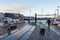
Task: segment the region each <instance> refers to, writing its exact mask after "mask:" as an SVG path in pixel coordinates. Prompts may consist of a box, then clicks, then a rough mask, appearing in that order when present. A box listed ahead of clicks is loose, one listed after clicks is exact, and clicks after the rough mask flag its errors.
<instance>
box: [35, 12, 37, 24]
mask: <svg viewBox="0 0 60 40" xmlns="http://www.w3.org/2000/svg"><path fill="white" fill-rule="evenodd" d="M35 23H37V14H36V13H35Z"/></svg>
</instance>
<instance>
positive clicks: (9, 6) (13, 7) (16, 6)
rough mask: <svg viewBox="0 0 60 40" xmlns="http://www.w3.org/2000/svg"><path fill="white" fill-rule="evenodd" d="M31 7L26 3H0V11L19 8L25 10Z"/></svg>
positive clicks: (17, 9) (18, 9)
mask: <svg viewBox="0 0 60 40" xmlns="http://www.w3.org/2000/svg"><path fill="white" fill-rule="evenodd" d="M29 8H31V6H28V5H20V4H15V5H1V6H0V11H20V10H26V9H29Z"/></svg>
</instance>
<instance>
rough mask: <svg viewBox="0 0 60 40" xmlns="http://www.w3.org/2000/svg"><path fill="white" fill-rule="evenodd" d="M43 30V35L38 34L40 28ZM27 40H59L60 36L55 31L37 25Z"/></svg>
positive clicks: (42, 25)
mask: <svg viewBox="0 0 60 40" xmlns="http://www.w3.org/2000/svg"><path fill="white" fill-rule="evenodd" d="M41 27H44V28H45V35H41V34H40V28H41ZM28 40H60V35H58V34H57V33H56V32H55V31H53V30H51V29H48V27H47V26H46V25H44V24H38V25H36V27H35V30H34V31H33V33H32V34H31V36H30V37H29V39H28Z"/></svg>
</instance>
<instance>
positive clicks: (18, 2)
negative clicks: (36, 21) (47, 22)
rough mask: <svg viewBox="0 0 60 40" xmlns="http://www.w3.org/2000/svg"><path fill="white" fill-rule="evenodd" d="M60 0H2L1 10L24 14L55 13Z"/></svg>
mask: <svg viewBox="0 0 60 40" xmlns="http://www.w3.org/2000/svg"><path fill="white" fill-rule="evenodd" d="M57 6H60V0H0V11H3V12H18V11H19V12H20V13H21V14H24V15H34V14H35V13H37V14H42V9H43V14H53V13H54V12H55V9H56V8H57Z"/></svg>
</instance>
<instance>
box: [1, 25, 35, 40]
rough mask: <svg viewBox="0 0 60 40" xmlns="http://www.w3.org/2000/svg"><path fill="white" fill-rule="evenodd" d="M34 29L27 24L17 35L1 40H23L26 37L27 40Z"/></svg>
mask: <svg viewBox="0 0 60 40" xmlns="http://www.w3.org/2000/svg"><path fill="white" fill-rule="evenodd" d="M33 29H34V27H32V26H31V25H29V24H26V25H25V26H24V28H22V29H21V30H19V31H17V32H16V33H14V34H11V35H10V36H8V37H5V38H3V39H1V40H22V39H23V38H24V37H25V39H28V37H29V36H30V35H31V33H32V31H33ZM28 34H29V35H28ZM27 36H28V37H27Z"/></svg>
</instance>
